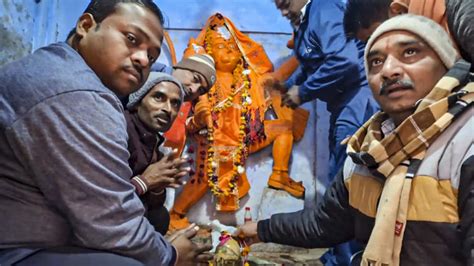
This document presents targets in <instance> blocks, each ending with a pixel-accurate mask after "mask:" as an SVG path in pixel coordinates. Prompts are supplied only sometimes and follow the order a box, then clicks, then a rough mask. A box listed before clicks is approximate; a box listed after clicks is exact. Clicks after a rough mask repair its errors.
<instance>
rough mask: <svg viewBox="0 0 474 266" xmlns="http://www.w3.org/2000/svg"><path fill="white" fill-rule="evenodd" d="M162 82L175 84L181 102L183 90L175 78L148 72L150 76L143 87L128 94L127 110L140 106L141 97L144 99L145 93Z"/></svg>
mask: <svg viewBox="0 0 474 266" xmlns="http://www.w3.org/2000/svg"><path fill="white" fill-rule="evenodd" d="M163 81H168V82H172V83H174V84H176V85H177V86H178V87H179V90H180V94H181V101H183V98H184V89H183V85H182V84H181V82H179V81H178V80H177V79H176V78H175V77H173V76H171V75H169V74H166V73H161V72H150V75H149V76H148V79H147V80H146V82H145V84H143V86H142V87H141V88H140V89H138V90H137V91H136V92H134V93H132V94H130V96H129V97H128V104H127V109H129V110H132V109H133V108H135V107H136V106H138V104H140V102H141V101H142V99H143V97H145V95H147V93H148V92H149V91H150V90H151V89H152V88H153V87H155V85H156V84H158V83H160V82H163Z"/></svg>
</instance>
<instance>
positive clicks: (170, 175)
mask: <svg viewBox="0 0 474 266" xmlns="http://www.w3.org/2000/svg"><path fill="white" fill-rule="evenodd" d="M176 153H177V150H174V151H173V152H171V153H169V154H167V155H165V156H163V158H161V160H159V161H158V162H156V163H153V164H150V165H149V166H148V167H147V168H146V169H145V171H144V172H143V174H141V176H140V177H141V178H142V179H143V181H144V182H145V184H146V185H147V187H148V190H153V191H155V192H158V191H161V190H163V189H165V188H166V187H171V188H178V187H180V186H181V185H183V181H181V178H182V177H183V176H185V175H187V174H188V173H189V171H190V170H191V168H190V167H189V166H186V164H187V163H188V159H187V158H182V157H178V158H176V159H173V157H175V156H176Z"/></svg>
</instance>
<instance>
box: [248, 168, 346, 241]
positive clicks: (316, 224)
mask: <svg viewBox="0 0 474 266" xmlns="http://www.w3.org/2000/svg"><path fill="white" fill-rule="evenodd" d="M257 230H258V237H259V238H260V239H261V240H262V241H264V242H274V243H279V244H285V245H292V246H299V247H305V248H319V247H330V246H334V245H336V244H339V243H343V242H345V241H348V240H350V239H352V238H353V237H354V218H353V216H352V214H351V210H350V206H349V193H348V191H347V188H346V186H345V185H344V180H343V174H342V170H341V171H339V173H338V174H337V175H336V178H335V180H334V182H333V183H332V185H331V186H330V187H329V188H328V190H327V191H326V193H325V194H324V197H323V201H322V202H321V204H319V205H318V207H317V208H315V209H304V210H301V211H298V212H294V213H281V214H275V215H273V216H272V217H271V218H270V219H267V220H262V221H259V222H258V227H257Z"/></svg>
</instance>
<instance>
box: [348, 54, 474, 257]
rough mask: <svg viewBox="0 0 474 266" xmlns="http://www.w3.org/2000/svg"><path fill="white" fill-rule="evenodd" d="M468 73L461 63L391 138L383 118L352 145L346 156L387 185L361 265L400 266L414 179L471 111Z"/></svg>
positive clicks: (473, 84) (376, 117)
mask: <svg viewBox="0 0 474 266" xmlns="http://www.w3.org/2000/svg"><path fill="white" fill-rule="evenodd" d="M469 68H470V65H469V64H468V63H467V62H465V61H462V60H460V61H458V62H457V63H456V64H455V65H454V67H453V68H452V69H450V71H448V73H447V74H446V75H445V76H444V77H442V78H441V79H440V80H439V82H438V83H437V84H436V85H435V87H434V88H433V89H432V90H431V92H430V93H429V94H428V95H427V96H426V97H425V98H423V99H422V100H421V101H419V102H418V106H417V108H416V110H415V112H414V113H413V114H412V115H411V116H409V117H408V118H407V119H405V120H404V121H403V122H402V123H401V124H400V125H399V126H398V127H397V128H396V129H395V130H394V132H392V133H391V134H389V135H387V136H385V137H384V136H383V134H382V131H381V124H382V122H383V121H385V120H386V119H387V118H388V116H387V115H386V114H385V113H383V112H379V113H377V114H375V115H374V116H373V117H372V118H371V119H370V120H369V121H367V123H365V124H364V125H363V126H362V127H361V128H360V129H359V130H358V131H357V132H356V133H355V134H354V135H353V136H352V137H351V138H350V139H349V140H348V147H347V152H348V155H349V156H350V157H351V158H352V160H353V161H354V163H356V164H361V165H365V166H366V167H367V168H368V169H369V170H370V171H371V172H372V174H373V175H374V176H375V177H378V178H381V179H382V180H383V181H384V187H383V190H382V194H381V197H380V201H379V205H378V209H377V214H376V217H375V226H374V229H373V230H372V234H371V236H370V239H369V242H368V244H367V248H366V250H365V252H364V255H363V261H362V265H399V263H400V262H399V256H400V251H401V245H402V240H403V234H404V231H405V227H406V226H405V225H406V217H407V211H408V200H409V195H410V190H411V182H412V178H413V177H414V175H415V174H416V171H417V169H418V167H419V165H420V164H421V161H422V160H423V158H424V156H425V151H426V150H427V149H428V147H429V146H430V145H431V144H432V143H433V142H434V141H435V140H436V138H437V137H438V136H440V135H441V133H442V132H443V131H444V130H445V129H446V128H448V127H449V125H450V124H451V123H452V122H453V121H454V120H455V119H456V117H458V116H459V115H460V114H461V113H462V112H463V111H464V110H467V109H468V108H469V107H471V106H472V101H473V99H474V82H472V81H471V82H468V80H469V77H470V76H469V75H470V73H469ZM471 75H472V74H471ZM382 217H383V218H382ZM394 229H395V230H394ZM390 232H394V233H393V234H390Z"/></svg>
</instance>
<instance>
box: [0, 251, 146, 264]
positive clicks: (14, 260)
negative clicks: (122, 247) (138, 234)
mask: <svg viewBox="0 0 474 266" xmlns="http://www.w3.org/2000/svg"><path fill="white" fill-rule="evenodd" d="M0 265H2V266H8V265H15V266H30V265H31V266H38V265H48V266H56V265H57V266H63V265H67V266H76V265H77V266H85V265H91V266H92V265H114V266H139V265H143V264H142V263H140V262H139V261H137V260H134V259H132V258H128V257H124V256H120V255H117V254H114V253H108V252H104V251H98V250H93V249H86V248H79V247H56V248H45V249H39V248H17V249H7V250H1V251H0Z"/></svg>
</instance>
